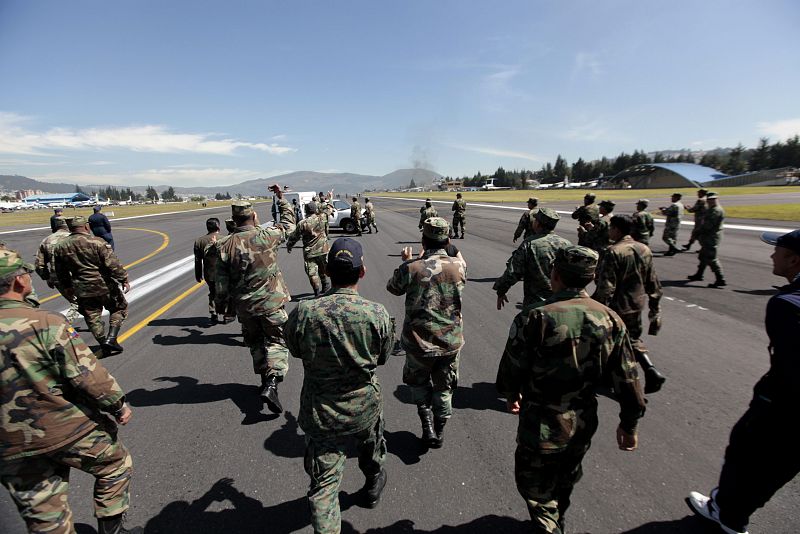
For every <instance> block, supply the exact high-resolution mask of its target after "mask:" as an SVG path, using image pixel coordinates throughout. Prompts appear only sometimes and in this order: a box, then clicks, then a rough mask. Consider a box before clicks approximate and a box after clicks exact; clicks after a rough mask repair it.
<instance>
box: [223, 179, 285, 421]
mask: <svg viewBox="0 0 800 534" xmlns="http://www.w3.org/2000/svg"><path fill="white" fill-rule="evenodd" d="M271 189H272V191H273V192H274V194H275V196H276V198H277V199H278V201H277V205H278V210H279V214H278V220H279V221H280V222H278V223H277V224H276V225H275V226H271V227H265V228H262V227H260V226H259V224H258V216H257V215H256V213H255V211H254V210H253V207H252V205H251V204H250V203H249V202H246V201H238V202H234V203H233V204H232V206H231V212H232V214H233V220H234V222H235V223H236V229H235V230H234V231H233V233H232V234H231V235H230V236H228V238H227V239H226V240H225V241H224V242H223V243H222V244H220V245H218V247H217V249H218V250H219V258H218V259H217V269H216V277H215V280H216V286H217V300H216V304H217V310H223V309H225V306H226V305H227V304H228V301H229V299H233V302H234V306H235V310H236V316H237V317H238V318H239V322H240V323H242V333H243V334H244V342H245V344H246V345H247V346H248V348H249V349H250V355H251V356H252V358H253V371H254V372H255V373H256V374H257V375H259V376H260V377H261V390H260V392H259V393H260V395H261V398H262V399H263V400H264V401H265V402H266V403H267V407H268V408H269V409H270V411H272V412H274V413H281V412H283V406H282V405H281V402H280V399H279V397H278V384H279V383H280V382H281V381H283V377H284V376H285V375H286V372H287V370H288V368H289V361H288V359H289V351H288V349H287V348H286V341H285V340H284V336H283V332H284V330H283V325H284V323H285V322H286V317H287V316H286V310H285V309H284V304H286V303H287V302H289V300H291V296H290V295H289V288H288V287H286V283H285V282H284V281H283V275H282V274H281V270H280V267H279V266H278V247H279V246H280V244H281V243H283V241H284V240H285V239H286V235H287V234H289V233H291V232H292V230H294V227H295V224H294V213H292V206H291V205H290V204H289V203H288V202H287V201H286V199H284V198H283V192H282V191H281V190H280V188H279V187H278V186H277V185H274V186H272V188H271Z"/></svg>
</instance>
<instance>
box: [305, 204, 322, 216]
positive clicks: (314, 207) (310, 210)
mask: <svg viewBox="0 0 800 534" xmlns="http://www.w3.org/2000/svg"><path fill="white" fill-rule="evenodd" d="M304 208H305V211H306V213H317V209H318V208H319V206H318V205H317V203H316V202H309V203H308V204H306V205H305V206H304Z"/></svg>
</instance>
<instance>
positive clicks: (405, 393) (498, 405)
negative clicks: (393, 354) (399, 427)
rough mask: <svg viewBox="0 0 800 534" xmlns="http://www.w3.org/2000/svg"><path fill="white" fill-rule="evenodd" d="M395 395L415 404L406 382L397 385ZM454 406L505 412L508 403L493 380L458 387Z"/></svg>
mask: <svg viewBox="0 0 800 534" xmlns="http://www.w3.org/2000/svg"><path fill="white" fill-rule="evenodd" d="M394 396H395V398H396V399H397V400H399V401H400V402H402V403H404V404H411V405H413V404H414V402H413V401H412V400H411V388H409V387H408V386H407V385H405V384H400V385H398V386H397V389H395V390H394ZM453 408H455V409H457V410H464V409H469V410H494V411H497V412H505V411H506V404H505V402H504V401H503V400H501V399H500V396H499V395H498V394H497V388H496V387H495V385H494V384H493V383H492V382H474V383H473V384H472V385H471V386H458V387H456V391H455V393H453Z"/></svg>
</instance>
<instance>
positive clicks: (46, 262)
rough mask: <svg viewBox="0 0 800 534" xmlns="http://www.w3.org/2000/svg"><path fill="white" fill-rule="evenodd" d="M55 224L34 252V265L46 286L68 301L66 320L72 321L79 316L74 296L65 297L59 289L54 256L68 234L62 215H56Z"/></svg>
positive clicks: (65, 221)
mask: <svg viewBox="0 0 800 534" xmlns="http://www.w3.org/2000/svg"><path fill="white" fill-rule="evenodd" d="M53 224H54V225H55V232H53V233H52V234H50V235H48V236H47V237H45V238H44V239H43V240H42V242H41V244H39V250H38V252H37V253H36V261H35V262H34V266H35V268H36V274H38V275H39V277H40V278H41V279H42V280H44V281H45V282H46V283H47V287H49V288H53V289H57V290H58V292H59V293H61V296H62V297H64V298H65V299H67V302H69V311H68V312H67V314H66V317H67V320H68V321H70V322H72V321H74V320H76V319H77V318H78V317H80V312H79V311H78V304H77V302H75V296H74V295H73V296H72V298H71V299H70V298H67V295H66V294H65V293H64V291H63V290H62V289H61V284H60V283H59V282H58V275H57V274H56V256H55V248H56V246H57V245H58V244H59V243H60V242H61V241H63V240H64V239H65V238H66V237H67V236H68V235H69V228H68V227H67V220H66V219H65V218H64V217H56V218H55V220H54V221H53Z"/></svg>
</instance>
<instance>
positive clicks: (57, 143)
mask: <svg viewBox="0 0 800 534" xmlns="http://www.w3.org/2000/svg"><path fill="white" fill-rule="evenodd" d="M27 122H29V119H28V118H27V117H23V116H20V115H17V114H14V113H0V153H9V154H26V155H47V154H48V152H50V151H59V150H60V151H66V150H115V149H116V150H130V151H133V152H161V153H171V154H177V153H192V154H214V155H225V156H229V155H233V154H234V153H235V152H236V151H238V150H239V149H250V150H258V151H261V152H266V153H268V154H273V155H281V154H286V153H289V152H296V151H297V149H296V148H292V147H288V146H282V145H278V144H275V143H270V144H268V143H253V142H248V141H240V140H237V139H230V138H221V139H220V138H218V137H219V136H217V135H215V134H211V133H177V132H173V131H171V130H170V129H169V128H167V127H166V126H163V125H141V126H123V127H111V128H85V129H74V128H62V127H58V128H50V129H49V130H46V131H42V132H37V131H33V130H31V129H29V128H27V127H26V123H27Z"/></svg>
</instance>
